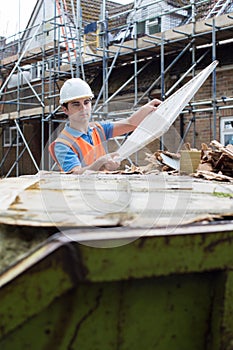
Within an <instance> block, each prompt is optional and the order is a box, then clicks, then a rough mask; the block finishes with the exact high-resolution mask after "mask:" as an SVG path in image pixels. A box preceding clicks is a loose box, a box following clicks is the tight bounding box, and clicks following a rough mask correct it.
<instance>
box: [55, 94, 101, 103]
mask: <svg viewBox="0 0 233 350" xmlns="http://www.w3.org/2000/svg"><path fill="white" fill-rule="evenodd" d="M93 97H94V95H93V94H92V95H82V96H76V97H73V98H66V99H64V100H60V104H61V105H63V104H64V103H68V102H73V101H75V100H81V99H83V98H91V99H92V98H93Z"/></svg>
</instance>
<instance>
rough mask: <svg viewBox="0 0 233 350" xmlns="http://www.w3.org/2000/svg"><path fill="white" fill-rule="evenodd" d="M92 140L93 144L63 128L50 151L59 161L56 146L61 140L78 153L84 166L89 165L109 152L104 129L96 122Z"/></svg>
mask: <svg viewBox="0 0 233 350" xmlns="http://www.w3.org/2000/svg"><path fill="white" fill-rule="evenodd" d="M92 140H93V145H91V144H90V143H88V142H87V141H85V140H84V139H83V138H82V137H74V136H73V135H71V134H70V133H69V132H67V131H66V130H63V131H62V132H61V134H60V135H59V137H58V138H57V139H56V140H55V141H54V142H53V143H52V144H51V145H50V146H49V151H50V153H51V155H52V157H53V159H54V160H55V162H56V163H58V160H57V159H56V155H55V151H54V146H55V143H56V142H61V143H63V144H65V145H67V146H69V147H70V148H71V149H72V150H73V152H74V153H75V154H77V155H78V157H79V159H80V162H81V165H82V166H87V165H90V164H92V163H93V162H94V161H95V160H96V159H98V158H99V157H101V156H103V155H105V154H106V153H107V152H108V150H107V143H106V137H105V133H104V129H103V127H102V126H101V125H100V124H98V123H95V126H94V128H93V130H92ZM58 164H59V163H58ZM60 168H61V167H60Z"/></svg>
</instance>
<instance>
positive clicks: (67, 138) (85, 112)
mask: <svg viewBox="0 0 233 350" xmlns="http://www.w3.org/2000/svg"><path fill="white" fill-rule="evenodd" d="M93 97H94V95H93V93H92V91H91V88H90V86H89V85H88V84H87V83H86V82H85V81H83V80H82V79H80V78H72V79H69V80H67V81H66V82H65V83H64V85H63V86H62V88H61V91H60V104H61V105H62V109H63V111H64V113H65V114H66V115H67V116H68V118H69V122H68V123H67V124H66V126H65V128H64V129H63V131H62V132H61V133H60V135H59V136H58V138H57V139H56V140H55V141H54V142H53V143H52V144H51V145H50V147H49V150H50V153H51V155H52V157H53V159H54V160H55V161H56V163H57V164H58V166H59V168H60V170H62V171H64V172H66V173H73V174H82V173H83V172H84V171H86V170H94V171H97V170H100V169H101V170H102V169H106V170H111V171H112V170H115V169H117V168H118V167H119V165H120V164H119V161H117V154H116V153H110V154H107V147H106V146H107V142H106V141H107V140H108V139H110V138H112V137H116V136H120V135H124V134H126V133H129V132H131V131H133V130H134V129H135V128H136V127H137V126H138V125H139V124H140V122H141V121H142V120H143V119H144V118H145V117H146V116H147V115H148V114H149V113H150V112H152V111H154V110H156V108H157V106H158V105H159V104H160V100H158V99H154V100H152V101H150V102H148V103H147V104H145V105H144V106H142V107H141V108H140V109H139V110H138V111H136V112H134V113H133V114H132V115H131V116H130V117H129V118H127V119H123V120H119V121H116V122H99V123H91V122H90V118H91V107H92V106H91V100H92V98H93Z"/></svg>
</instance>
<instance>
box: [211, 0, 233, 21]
mask: <svg viewBox="0 0 233 350" xmlns="http://www.w3.org/2000/svg"><path fill="white" fill-rule="evenodd" d="M231 1H232V0H227V1H226V0H218V1H217V2H216V4H215V5H214V7H213V8H212V10H211V11H210V12H209V13H208V15H207V16H206V18H210V17H214V16H220V15H221V14H222V13H223V12H224V10H225V9H226V8H227V6H228V5H230V3H231Z"/></svg>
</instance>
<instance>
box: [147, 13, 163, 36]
mask: <svg viewBox="0 0 233 350" xmlns="http://www.w3.org/2000/svg"><path fill="white" fill-rule="evenodd" d="M159 32H161V18H160V17H156V18H150V19H149V20H147V34H150V35H152V34H155V33H159Z"/></svg>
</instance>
